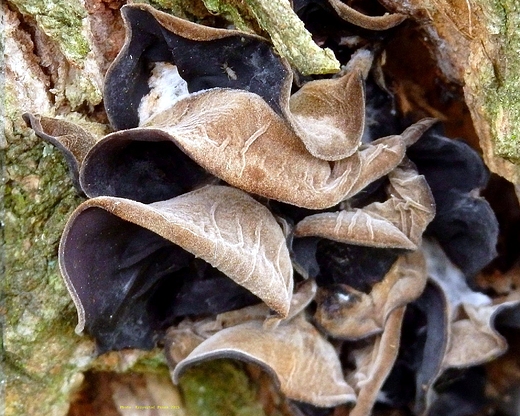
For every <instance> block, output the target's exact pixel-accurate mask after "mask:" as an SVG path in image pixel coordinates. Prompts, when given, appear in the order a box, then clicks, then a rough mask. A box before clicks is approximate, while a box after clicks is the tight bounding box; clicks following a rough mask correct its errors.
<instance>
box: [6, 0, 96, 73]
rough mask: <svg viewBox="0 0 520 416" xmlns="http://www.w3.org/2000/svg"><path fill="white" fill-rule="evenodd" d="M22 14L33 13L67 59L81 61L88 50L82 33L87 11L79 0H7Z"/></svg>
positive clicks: (78, 62) (87, 44)
mask: <svg viewBox="0 0 520 416" xmlns="http://www.w3.org/2000/svg"><path fill="white" fill-rule="evenodd" d="M10 2H11V3H12V4H14V5H15V6H16V7H17V8H18V10H20V11H21V12H22V13H23V14H25V15H29V16H32V17H33V18H34V19H35V20H36V22H37V23H38V25H39V26H40V27H41V28H42V29H43V31H44V32H45V33H46V34H47V35H48V36H49V37H51V38H52V39H54V40H56V41H57V42H58V43H59V44H60V47H61V50H62V52H63V54H64V55H65V56H66V57H67V59H68V60H70V61H71V62H73V63H75V64H80V63H81V61H82V60H83V59H84V58H85V57H86V56H87V54H88V53H89V51H90V47H89V43H88V40H87V39H86V37H85V36H84V34H83V19H85V18H86V17H87V11H86V10H85V7H84V6H83V3H82V2H81V1H80V0H10Z"/></svg>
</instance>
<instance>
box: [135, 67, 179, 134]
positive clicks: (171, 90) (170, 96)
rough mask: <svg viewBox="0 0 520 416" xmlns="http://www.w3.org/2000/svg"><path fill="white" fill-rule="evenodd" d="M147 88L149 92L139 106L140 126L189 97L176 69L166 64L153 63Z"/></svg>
mask: <svg viewBox="0 0 520 416" xmlns="http://www.w3.org/2000/svg"><path fill="white" fill-rule="evenodd" d="M148 86H149V87H150V92H149V93H148V94H147V95H145V96H144V97H143V99H142V100H141V103H140V104H139V125H140V126H142V125H143V124H145V123H146V122H147V121H148V120H149V119H150V118H151V117H153V116H155V115H157V114H159V113H161V112H162V111H165V110H167V109H168V108H170V107H171V106H173V105H174V104H175V103H176V102H177V101H179V100H180V99H181V98H183V97H186V96H187V95H189V92H188V84H187V83H186V81H184V79H182V78H181V76H180V75H179V71H178V70H177V67H176V66H175V65H172V64H170V63H167V62H156V63H155V66H154V68H153V70H152V75H151V76H150V79H149V80H148Z"/></svg>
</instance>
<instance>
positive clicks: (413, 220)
mask: <svg viewBox="0 0 520 416" xmlns="http://www.w3.org/2000/svg"><path fill="white" fill-rule="evenodd" d="M388 179H389V182H390V183H389V186H388V187H387V190H386V193H387V195H388V196H389V197H390V198H389V199H388V200H387V201H386V202H383V203H381V202H374V203H372V204H369V205H367V206H365V207H363V208H356V209H353V210H342V211H338V212H325V213H319V214H314V215H310V216H308V217H306V218H304V219H303V220H302V221H300V222H299V223H298V224H296V227H295V230H294V235H295V236H296V237H323V238H328V239H330V240H334V241H338V242H342V243H348V244H356V245H361V246H370V247H384V248H400V249H407V250H416V249H417V247H418V246H419V245H420V243H421V239H422V234H423V232H424V230H425V229H426V226H427V225H428V224H429V223H430V222H431V221H432V220H433V218H434V216H435V201H434V199H433V196H432V194H431V192H430V188H429V187H428V184H427V182H426V180H425V179H424V176H422V175H418V174H417V171H416V170H415V168H414V166H413V165H412V164H411V163H410V162H407V161H405V162H403V163H401V165H399V166H398V167H397V168H395V169H394V170H393V171H391V172H390V173H389V174H388Z"/></svg>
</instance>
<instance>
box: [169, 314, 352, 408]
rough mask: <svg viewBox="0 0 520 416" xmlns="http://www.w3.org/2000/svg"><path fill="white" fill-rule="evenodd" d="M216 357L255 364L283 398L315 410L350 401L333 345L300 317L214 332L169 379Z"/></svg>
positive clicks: (249, 324)
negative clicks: (272, 325)
mask: <svg viewBox="0 0 520 416" xmlns="http://www.w3.org/2000/svg"><path fill="white" fill-rule="evenodd" d="M166 353H167V354H168V351H167V352H166ZM218 358H232V359H236V360H241V361H245V362H248V363H252V364H257V365H259V366H260V367H261V368H262V369H263V370H265V371H266V372H267V373H269V374H270V375H271V376H272V377H273V379H274V381H275V382H276V383H277V384H278V385H279V387H280V390H281V391H282V393H284V394H285V396H287V397H288V398H289V399H293V400H297V401H301V402H306V403H310V404H313V405H315V406H320V407H333V406H337V405H339V404H343V403H349V402H354V401H355V394H354V391H353V389H352V387H350V386H349V385H348V384H347V383H346V382H345V380H344V377H343V372H342V369H341V363H340V361H339V358H338V354H337V353H336V351H335V349H334V347H333V346H332V345H331V344H330V343H329V342H328V341H326V340H325V338H324V337H323V336H322V335H321V334H320V333H319V332H318V331H317V330H316V328H314V327H313V326H312V325H311V324H310V323H309V322H307V321H306V320H305V318H304V317H303V315H301V314H300V315H298V316H296V317H295V318H293V319H292V320H290V321H286V322H283V323H281V324H280V325H278V326H277V327H276V328H273V329H269V330H266V329H265V328H264V327H263V325H262V321H260V320H254V321H250V322H246V323H243V324H239V325H236V326H233V327H230V328H226V329H223V330H221V331H219V332H217V333H216V334H215V335H212V336H211V337H209V338H208V339H207V340H205V341H204V342H202V343H201V344H200V345H198V346H197V347H196V348H195V349H194V350H193V351H192V352H191V354H189V355H188V357H186V358H185V359H184V360H182V361H181V362H180V363H178V364H177V366H176V367H175V368H174V370H173V372H172V378H173V381H174V382H175V383H177V382H179V379H180V378H181V376H182V374H183V373H184V371H186V369H188V368H189V367H190V366H192V365H196V364H197V363H200V362H203V361H206V360H213V359H218Z"/></svg>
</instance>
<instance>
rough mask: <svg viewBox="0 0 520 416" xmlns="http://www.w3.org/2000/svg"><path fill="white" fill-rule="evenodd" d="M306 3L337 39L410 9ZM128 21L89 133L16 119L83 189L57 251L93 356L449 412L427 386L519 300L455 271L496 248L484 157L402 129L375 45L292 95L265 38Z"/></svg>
mask: <svg viewBox="0 0 520 416" xmlns="http://www.w3.org/2000/svg"><path fill="white" fill-rule="evenodd" d="M310 3H312V4H314V3H316V2H298V5H297V7H296V9H298V10H300V11H302V13H304V12H303V10H304V9H306V8H307V6H309V4H310ZM329 3H330V4H329ZM317 4H320V5H323V4H326V7H327V10H328V12H327V13H329V12H330V13H334V12H333V11H332V10H333V9H334V10H336V12H337V14H338V15H339V17H341V18H342V19H345V20H347V21H348V22H350V23H346V22H342V24H344V25H345V27H346V28H347V29H345V30H346V31H347V32H348V31H349V30H351V29H350V28H351V27H353V26H352V24H354V25H357V26H361V27H362V28H363V29H362V30H361V31H360V32H359V33H369V31H373V30H378V31H384V30H386V29H389V28H391V27H393V26H395V25H397V24H399V23H400V22H401V21H402V20H403V19H404V17H403V16H402V15H398V14H392V15H384V16H375V17H370V16H365V15H362V14H361V13H359V12H357V11H355V10H354V9H352V8H350V7H349V6H347V5H345V4H343V3H341V2H339V1H336V0H330V1H329V2H328V3H325V2H321V3H320V2H317ZM320 7H321V6H320ZM122 15H123V19H124V23H125V27H126V41H125V45H124V47H123V49H122V50H121V52H120V54H119V55H118V57H117V58H116V60H115V61H114V63H113V64H112V66H111V67H110V69H109V71H108V73H107V76H106V80H105V91H104V94H105V97H104V102H105V109H106V113H107V116H108V119H109V121H110V123H111V125H112V127H113V128H114V130H115V131H113V132H112V133H110V134H108V135H106V136H105V137H103V138H101V139H100V140H98V139H97V138H94V137H92V136H91V135H90V134H88V133H87V132H85V131H84V130H82V129H81V128H80V127H77V126H75V125H74V124H71V123H68V122H65V121H62V120H57V119H49V118H46V117H40V116H34V115H30V114H27V115H25V116H24V119H25V120H26V122H27V124H28V125H30V126H31V127H32V128H33V129H34V130H35V132H36V134H37V135H38V136H39V137H41V138H42V139H43V140H46V141H48V142H50V143H53V144H55V145H56V146H57V147H58V148H60V150H61V151H62V152H63V153H64V155H65V158H66V159H67V161H68V163H69V167H70V170H71V174H72V175H73V177H74V181H75V185H76V187H77V188H78V190H80V191H81V192H83V193H84V194H85V195H86V196H87V198H89V199H88V200H87V201H85V202H83V203H82V204H81V205H80V206H79V207H78V208H77V210H76V211H75V212H74V213H73V214H72V216H71V218H70V219H69V221H68V223H67V225H66V228H65V231H64V233H63V236H62V240H61V244H60V249H59V262H60V269H61V272H62V275H63V277H64V280H65V283H66V285H67V288H68V290H69V292H70V294H71V296H72V298H73V300H74V302H75V305H76V308H77V310H78V317H79V322H78V326H77V331H78V332H81V331H83V330H84V329H85V330H86V331H87V332H88V333H89V334H90V335H92V336H94V338H95V339H96V342H97V346H98V352H100V353H102V352H106V351H111V350H120V349H123V348H144V349H147V348H152V347H154V346H156V345H161V346H164V349H165V354H166V357H167V359H168V363H169V365H170V367H171V374H172V378H173V380H174V381H175V382H177V381H179V379H180V377H182V374H183V372H184V371H185V370H186V369H187V368H189V367H190V366H193V365H197V364H198V363H200V362H202V361H206V360H211V359H217V358H223V357H227V358H234V359H238V360H243V361H246V362H249V363H253V364H257V365H260V367H261V368H262V369H263V370H265V371H266V372H268V373H269V374H270V375H271V376H272V377H273V380H274V382H275V383H277V384H278V385H279V387H280V389H281V391H282V392H283V393H284V394H285V395H286V397H287V398H288V399H290V400H294V401H298V402H301V403H306V404H308V405H313V406H318V407H335V406H338V405H342V404H347V405H348V406H351V407H352V409H351V412H350V414H351V415H367V414H370V412H371V410H372V408H373V406H374V404H375V403H376V401H377V400H386V401H387V402H390V403H400V404H401V405H408V404H410V403H412V402H414V403H415V411H416V413H418V414H420V413H423V412H426V411H432V410H431V409H445V404H446V401H447V398H449V397H450V392H449V389H447V390H446V391H444V392H441V389H439V382H440V381H442V377H447V375H449V370H450V369H451V368H454V367H456V368H475V366H477V365H479V364H481V363H483V362H485V361H487V360H490V359H492V358H494V357H496V356H497V355H498V354H500V353H502V352H503V351H504V349H505V347H506V343H505V341H504V339H503V338H502V336H501V335H500V333H499V332H498V331H497V329H496V328H495V325H494V321H495V318H496V317H497V316H498V317H501V319H502V320H503V321H504V322H509V321H511V319H516V320H517V318H515V316H513V314H514V313H515V312H510V314H506V311H517V308H518V302H513V301H511V302H502V303H500V304H497V305H495V304H493V303H492V302H491V299H490V298H489V297H488V296H487V295H484V294H482V293H477V292H474V291H473V290H471V289H470V288H469V287H468V285H467V283H466V280H465V279H466V278H468V277H471V276H472V275H474V274H475V273H476V272H478V271H479V270H480V269H481V268H482V267H483V266H484V265H485V264H486V263H487V262H488V261H489V260H490V259H491V258H492V257H493V256H494V254H495V252H494V244H495V242H496V238H497V222H496V218H495V217H494V214H493V212H492V210H491V208H490V207H489V205H488V204H487V202H485V201H484V200H483V199H481V198H480V197H479V196H478V192H479V191H480V190H481V189H482V188H483V187H484V186H485V184H486V181H487V171H486V169H485V166H484V164H483V163H482V161H481V160H480V157H479V156H478V154H476V152H474V151H472V150H471V149H470V148H469V146H467V145H465V144H463V143H462V142H458V141H453V140H449V139H447V138H445V137H444V136H443V134H442V132H441V131H440V130H438V129H437V128H432V126H433V125H434V124H435V120H433V119H429V118H425V119H422V120H419V121H417V122H415V123H414V124H411V125H409V123H408V124H405V123H404V122H403V121H402V119H401V117H400V116H398V115H397V114H396V113H395V112H394V111H393V108H392V105H391V103H390V101H391V97H390V96H389V94H388V93H387V92H385V91H384V90H383V89H381V88H379V86H378V85H377V83H376V82H374V79H377V74H374V73H370V71H371V65H372V61H373V55H374V52H373V51H375V50H377V47H375V46H374V45H371V46H370V47H368V46H367V45H368V44H369V43H370V42H369V41H366V42H360V43H363V49H359V48H358V50H357V51H355V52H352V51H349V52H348V54H347V55H348V62H347V59H344V60H343V61H344V62H343V63H345V64H346V66H345V67H344V68H343V70H342V71H341V72H340V73H338V74H336V75H335V76H332V77H328V78H323V79H309V78H303V77H299V76H298V75H297V81H298V82H297V83H296V84H297V86H296V87H295V86H293V73H292V69H291V67H290V66H289V64H288V63H287V62H286V61H285V59H283V58H281V57H280V56H278V55H277V54H276V53H275V52H274V49H273V48H272V46H271V44H270V42H269V41H268V40H267V39H264V38H262V37H260V36H257V35H252V34H248V33H243V32H240V31H236V30H228V29H218V28H210V27H205V26H202V25H199V24H196V23H192V22H187V21H185V20H182V19H179V18H176V17H173V16H170V15H167V14H165V13H162V12H159V11H156V10H154V9H153V8H152V7H150V6H146V5H142V4H139V5H137V4H134V5H127V6H125V7H124V8H123V9H122ZM335 16H336V20H335V22H336V23H335V24H337V21H338V20H340V19H339V17H338V16H337V15H335ZM324 30H325V29H324ZM377 36H378V37H379V38H380V37H381V36H384V35H382V34H381V35H377ZM372 39H375V37H374V38H372ZM358 40H359V39H358ZM342 42H343V43H342ZM336 43H337V45H336V46H338V50H339V49H341V50H342V51H343V52H345V49H349V47H347V46H345V45H346V44H349V43H348V42H344V40H340V41H339V43H338V42H336ZM354 43H355V44H356V46H359V44H360V43H356V42H354ZM340 44H341V45H340ZM340 47H341V48H340ZM376 62H377V61H376ZM379 69H380V68H379ZM379 81H381V80H379ZM367 83H368V85H366V84H367ZM380 83H381V82H380ZM292 88H295V90H296V91H295V92H294V93H292ZM401 131H402V133H401V134H397V133H399V132H401ZM379 136H383V137H379ZM416 142H417V143H416ZM223 182H225V183H223ZM248 193H249V194H252V195H249V194H248ZM436 209H437V213H436V212H435V210H436ZM476 225H478V226H476ZM424 236H427V237H428V238H427V239H424V238H423V237H424ZM430 239H431V241H430ZM433 239H436V241H438V243H439V244H440V246H439V245H437V243H436V242H435V241H434V240H433ZM441 247H442V248H441ZM443 250H444V251H443ZM475 253H477V256H475ZM475 257H478V258H475ZM450 260H451V261H453V263H454V264H455V265H454V264H452V263H451V262H450ZM457 267H458V268H457ZM459 269H460V270H459ZM294 271H296V272H297V273H294ZM293 286H295V287H296V289H295V291H294V294H293V289H294V287H293ZM497 319H498V318H497ZM515 322H516V321H515ZM252 340H254V342H252ZM469 371H473V370H469ZM387 377H388V380H389V381H388V382H386V383H385V380H386V379H387ZM395 380H398V381H399V383H396V384H399V385H405V384H406V383H408V385H409V386H410V385H411V386H412V387H411V388H409V390H410V391H401V390H399V388H398V386H395V385H394V383H393V382H394V381H395ZM402 380H405V382H406V383H402V382H401V381H402ZM380 392H383V393H384V395H380V394H379V393H380ZM383 396H384V397H383Z"/></svg>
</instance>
